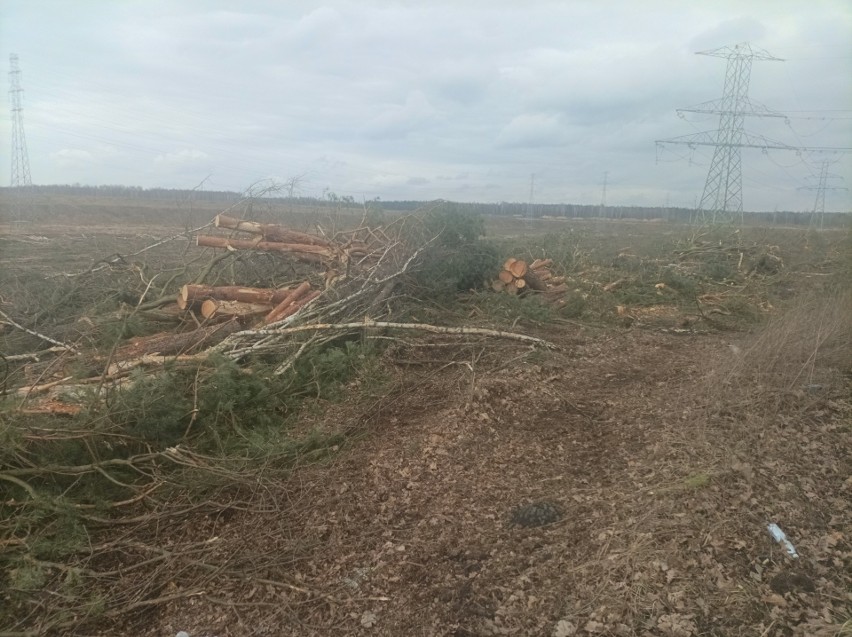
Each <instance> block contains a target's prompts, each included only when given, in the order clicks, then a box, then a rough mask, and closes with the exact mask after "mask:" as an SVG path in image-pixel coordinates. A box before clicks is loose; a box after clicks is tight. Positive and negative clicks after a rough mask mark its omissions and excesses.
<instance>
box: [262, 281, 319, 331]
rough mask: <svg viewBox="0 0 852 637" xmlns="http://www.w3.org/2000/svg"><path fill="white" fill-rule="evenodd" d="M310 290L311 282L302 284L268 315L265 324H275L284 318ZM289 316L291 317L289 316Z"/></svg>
mask: <svg viewBox="0 0 852 637" xmlns="http://www.w3.org/2000/svg"><path fill="white" fill-rule="evenodd" d="M310 290H311V284H310V282H309V281H303V282H302V283H300V284H299V286H298V287H296V288H295V289H294V290H293V291H292V292H290V294H288V295H287V297H286V298H284V300H282V301H281V302H280V303H279V304H278V305H276V306H275V307H274V308H273V309H272V311H271V312H270V313H269V314H267V315H266V318H265V319H264V322H265V323H274V322H275V321H278V320H280V319H281V318H284V313H285V312H286V311H287V310H288V309H289V308H290V306H291V305H293V304H294V303H296V302H297V301H299V299H301V298H302V297H304V296H305V295H306V294H307V293H308V292H310ZM287 316H289V314H288V315H287Z"/></svg>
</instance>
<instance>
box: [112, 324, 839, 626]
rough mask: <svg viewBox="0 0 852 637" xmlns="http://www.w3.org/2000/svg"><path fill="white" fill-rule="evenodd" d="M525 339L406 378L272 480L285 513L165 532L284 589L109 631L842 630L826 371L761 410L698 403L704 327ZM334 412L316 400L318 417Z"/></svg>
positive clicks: (710, 349) (198, 605) (715, 364)
mask: <svg viewBox="0 0 852 637" xmlns="http://www.w3.org/2000/svg"><path fill="white" fill-rule="evenodd" d="M537 335H539V336H543V337H547V338H551V339H553V340H555V341H557V342H558V343H559V344H560V345H562V346H563V349H562V351H560V352H557V353H554V354H549V355H547V356H545V357H544V358H543V359H542V360H538V361H535V362H533V361H531V360H526V361H525V362H520V363H514V364H513V365H512V366H510V367H506V366H505V365H501V364H499V363H495V362H494V360H493V359H492V360H491V362H490V363H488V362H486V363H484V364H481V365H470V366H469V365H468V364H466V361H465V360H463V359H462V360H459V361H456V363H457V364H455V365H449V366H446V365H444V367H443V369H441V370H440V371H437V372H436V370H435V368H434V367H435V366H433V368H432V369H430V368H429V366H428V365H426V364H424V366H423V367H421V368H418V369H417V371H415V372H410V371H409V372H408V373H407V375H406V377H405V379H404V384H405V386H406V389H407V390H406V391H405V392H404V393H403V394H401V395H400V396H398V397H397V398H396V399H395V400H394V401H393V402H392V403H390V404H385V405H384V406H383V407H382V408H381V409H379V410H378V411H373V413H372V415H371V417H370V418H369V419H367V420H366V421H365V422H361V423H359V424H358V426H359V427H361V428H362V429H363V436H362V437H361V438H360V439H359V440H357V442H355V443H353V444H352V445H350V446H348V447H347V448H345V449H343V450H342V451H341V453H340V454H339V455H338V456H337V457H335V458H334V459H333V460H332V461H330V462H326V463H322V464H315V465H312V466H306V467H304V468H302V469H300V470H298V471H296V472H295V473H294V475H293V477H292V480H291V481H289V482H288V483H287V484H285V485H282V489H283V490H284V491H285V492H286V493H285V494H282V498H281V501H282V502H286V508H285V509H284V510H281V511H280V512H279V511H276V512H274V513H266V514H256V513H236V514H235V515H233V517H230V518H229V519H228V520H227V521H222V520H219V521H216V520H208V521H206V524H203V525H199V524H198V521H193V522H192V523H191V525H188V526H187V527H186V528H183V529H181V533H187V534H191V535H192V536H193V537H195V538H197V539H202V538H217V539H216V540H215V541H216V542H220V543H221V545H222V550H223V551H224V552H228V551H235V552H247V553H248V554H251V555H265V554H277V555H279V556H281V555H287V556H290V559H289V560H288V562H287V564H286V566H284V567H274V568H273V569H272V572H270V578H273V577H274V579H281V578H283V579H285V580H287V581H290V582H292V583H293V589H292V590H290V591H280V590H268V589H266V590H265V589H264V587H263V584H262V583H257V584H255V585H253V586H240V587H235V588H229V586H230V584H229V583H227V582H226V581H223V582H222V584H223V585H224V588H225V590H215V589H216V581H215V579H214V580H213V581H211V583H210V584H211V589H212V590H211V591H210V593H211V594H214V595H215V596H216V597H217V599H216V601H215V603H211V602H210V601H208V600H207V599H206V598H205V596H204V595H199V596H198V597H192V598H189V599H184V600H181V601H179V602H176V603H174V604H170V605H168V607H167V610H164V611H163V612H161V613H159V614H157V615H156V616H149V617H147V618H146V619H145V621H144V622H142V623H137V624H134V625H133V626H132V627H128V628H127V630H128V631H129V632H132V633H133V634H140V635H142V634H145V635H162V634H174V633H175V632H177V631H178V630H186V631H188V632H189V633H190V634H191V635H193V636H208V637H212V636H214V635H216V636H220V637H221V636H224V635H270V636H271V635H331V634H335V635H388V636H392V635H393V636H395V635H424V636H425V635H430V636H431V635H457V636H462V635H470V636H472V635H477V636H478V635H555V636H557V637H564V636H568V635H575V634H576V635H649V636H650V635H654V636H657V635H660V636H667V637H681V636H683V637H688V636H690V635H719V636H721V635H726V636H734V635H742V636H746V635H785V636H789V635H801V636H803V637H804V636H806V635H807V636H823V635H824V636H826V637H828V636H829V635H831V636H833V635H840V634H846V633H843V632H842V631H843V630H848V621H849V619H850V604H852V597H850V584H852V577H850V573H852V569H850V567H852V552H850V537H849V535H848V533H849V528H850V522H852V515H850V514H852V506H850V499H849V497H848V496H849V491H850V486H852V479H850V456H849V449H850V441H852V426H850V423H852V418H850V417H851V416H852V400H850V391H849V390H850V383H849V378H848V377H846V378H843V377H842V376H840V375H839V374H837V375H835V376H834V377H833V378H832V382H833V384H832V385H831V386H827V387H825V388H824V389H823V390H821V393H820V394H819V395H818V396H813V395H810V394H808V395H799V396H797V397H793V398H792V400H793V401H794V402H795V403H797V404H795V405H792V406H791V408H790V410H789V411H790V413H791V414H795V416H789V417H787V416H784V415H783V414H780V415H779V416H778V417H777V418H774V419H764V418H759V417H756V416H753V415H751V414H750V413H749V409H748V407H747V406H742V407H741V408H740V409H738V410H737V411H736V412H730V411H727V412H726V411H725V410H721V412H718V411H717V410H714V405H712V404H708V400H709V399H708V396H710V397H711V398H712V397H713V392H708V391H706V390H705V387H704V383H706V382H707V380H706V379H707V376H708V374H709V373H710V372H711V371H713V370H715V371H718V370H720V369H725V368H726V366H728V365H730V364H731V362H732V358H733V357H735V356H736V354H735V353H734V349H735V348H732V347H731V345H735V343H733V342H731V341H730V340H728V339H726V338H723V337H720V336H718V335H705V336H696V335H676V334H670V333H662V332H647V331H638V330H625V331H619V332H615V333H613V332H612V331H606V332H604V331H596V330H582V329H579V328H570V329H564V330H559V329H553V328H549V329H547V330H545V331H541V332H539V333H537ZM740 344H741V345H745V343H744V342H743V339H741V340H740ZM517 355H518V352H517V349H512V348H506V349H504V350H503V351H502V356H503V357H504V358H503V360H504V361H505V360H509V359H510V358H512V357H516V356H517ZM498 358H499V356H498ZM533 358H535V357H533ZM501 367H502V369H501ZM347 416H348V417H350V418H351V417H353V413H352V410H351V409H348V410H347V409H342V408H341V407H340V406H337V407H332V408H330V409H328V410H327V411H326V412H325V413H324V416H323V418H325V419H326V420H325V423H324V424H325V426H326V427H337V426H340V420H341V419H343V420H344V421H345V419H346V418H347ZM311 424H312V425H316V424H318V423H317V422H313V423H311ZM350 425H351V423H350ZM531 503H550V504H551V505H555V508H556V509H558V511H559V515H560V517H559V519H558V520H557V521H555V522H553V523H550V524H545V525H544V526H537V527H536V526H534V527H531V528H530V527H526V526H523V525H518V524H513V523H512V519H511V516H512V512H513V511H515V510H516V508H517V507H519V506H523V505H528V504H531ZM769 522H776V523H778V524H779V525H780V526H781V527H782V529H784V531H785V532H786V533H787V535H788V537H789V538H790V539H791V541H792V542H793V543H794V544H795V546H796V549H797V551H798V553H799V555H800V557H799V559H797V560H793V559H791V558H789V557H788V556H787V555H786V554H785V552H784V550H783V548H782V547H780V546H779V545H777V544H775V543H774V541H773V540H772V539H771V538H770V536H769V534H768V533H767V530H766V525H767V523H769ZM167 535H170V534H167ZM166 541H168V540H166ZM180 585H181V584H180V581H175V586H176V587H177V588H179V587H180ZM231 604H232V605H231ZM844 622H846V624H845V625H846V628H842V626H843V625H844Z"/></svg>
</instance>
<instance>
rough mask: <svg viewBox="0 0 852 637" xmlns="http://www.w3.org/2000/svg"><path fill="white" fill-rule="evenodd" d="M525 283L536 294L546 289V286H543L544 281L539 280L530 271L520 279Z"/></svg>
mask: <svg viewBox="0 0 852 637" xmlns="http://www.w3.org/2000/svg"><path fill="white" fill-rule="evenodd" d="M522 280H523V281H525V282H526V284H527V285H528V286H529V287H530V289H531V290H536V291H538V292H544V291H545V290H546V289H547V286H546V285H545V284H544V281H542V280H541V279H539V278H538V277H537V276H536V275H535V273H534V272H533V271H532V270H529V271H528V272H527V273H526V274H525V275H524V278H523V279H522Z"/></svg>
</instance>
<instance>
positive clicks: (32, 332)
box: [0, 310, 80, 354]
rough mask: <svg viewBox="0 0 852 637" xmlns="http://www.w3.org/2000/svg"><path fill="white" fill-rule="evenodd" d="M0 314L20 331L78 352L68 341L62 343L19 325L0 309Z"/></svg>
mask: <svg viewBox="0 0 852 637" xmlns="http://www.w3.org/2000/svg"><path fill="white" fill-rule="evenodd" d="M0 316H2V317H3V320H4V321H5V322H6V323H8V324H9V325H11V326H13V327H17V328H18V329H19V330H22V331H24V332H26V333H27V334H32V335H33V336H36V337H38V338H40V339H41V340H43V341H47V342H48V343H53V344H54V345H56V346H58V347H61V348H62V349H65V350H68V351H69V352H74V353H75V354H79V353H80V350H78V349H77V348H76V347H74V346H73V345H69V344H68V343H63V342H62V341H57V340H56V339H54V338H50V337H49V336H46V335H45V334H40V333H39V332H35V331H33V330H31V329H29V328H26V327H24V326H23V325H21V324H20V323H16V322H15V321H13V320H12V319H11V318H9V315H8V314H6V313H5V312H3V311H2V310H0Z"/></svg>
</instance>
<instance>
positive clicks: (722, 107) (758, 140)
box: [657, 42, 852, 223]
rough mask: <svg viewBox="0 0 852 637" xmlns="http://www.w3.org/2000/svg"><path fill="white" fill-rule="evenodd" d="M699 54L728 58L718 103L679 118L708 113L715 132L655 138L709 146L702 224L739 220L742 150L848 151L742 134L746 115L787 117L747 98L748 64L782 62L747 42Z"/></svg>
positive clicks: (695, 108)
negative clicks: (716, 125)
mask: <svg viewBox="0 0 852 637" xmlns="http://www.w3.org/2000/svg"><path fill="white" fill-rule="evenodd" d="M698 55H709V56H712V57H718V58H724V59H726V60H728V64H727V67H726V69H725V89H724V95H723V96H722V98H721V99H718V100H711V101H709V102H704V103H703V104H699V105H697V106H692V107H689V108H681V109H678V114H681V113H684V112H687V113H713V114H718V115H719V128H718V129H717V130H715V131H702V132H700V133H693V134H690V135H682V136H680V137H675V138H672V139H664V140H657V147H658V148H659V147H660V146H662V145H663V144H684V145H687V146H689V147H690V148H695V147H696V146H713V147H714V150H713V159H712V160H711V162H710V170H709V171H708V173H707V181H706V182H705V183H704V192H703V193H702V195H701V202H700V203H699V204H698V217H699V219H700V220H701V221H702V222H704V223H708V222H709V223H720V222H721V223H723V222H731V221H734V220H735V219H736V220H738V221H740V222H742V219H743V173H742V160H741V156H740V151H741V149H742V148H759V149H761V150H763V151H767V150H787V151H794V152H796V153H799V154H801V153H803V152H819V153H848V152H849V151H850V150H852V148H837V147H811V146H791V145H789V144H785V143H783V142H778V141H774V140H771V139H768V138H766V137H764V136H763V135H754V134H751V133H748V132H747V131H746V130H745V127H744V122H745V118H746V117H778V118H782V119H785V120H786V119H788V117H787V116H786V115H784V113H779V112H778V111H774V110H772V109H770V108H767V107H766V106H764V105H763V104H759V103H757V102H753V101H751V100H750V99H749V97H748V86H749V82H750V81H751V63H752V61H754V60H758V61H779V62H780V61H783V60H781V58H777V57H775V56H773V55H771V54H769V53H767V52H766V51H763V50H761V49H758V48H757V47H752V46H751V45H750V44H749V43H748V42H743V43H740V44H736V45H734V46H725V47H722V48H720V49H714V50H712V51H699V52H698Z"/></svg>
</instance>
